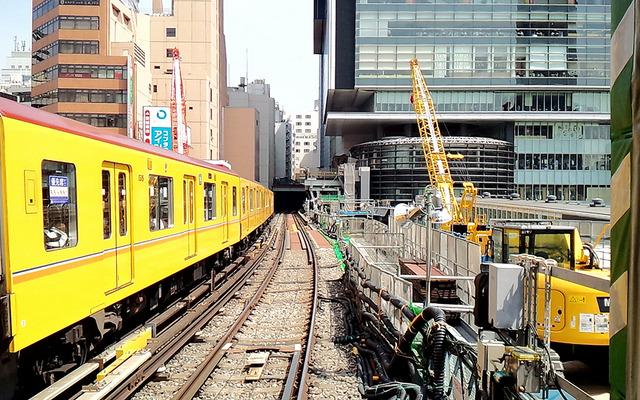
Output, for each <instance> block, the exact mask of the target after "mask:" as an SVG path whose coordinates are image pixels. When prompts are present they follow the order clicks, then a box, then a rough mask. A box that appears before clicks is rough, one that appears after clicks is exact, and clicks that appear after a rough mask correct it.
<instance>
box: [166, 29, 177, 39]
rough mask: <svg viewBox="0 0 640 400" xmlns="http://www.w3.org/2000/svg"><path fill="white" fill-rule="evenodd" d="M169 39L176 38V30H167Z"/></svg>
mask: <svg viewBox="0 0 640 400" xmlns="http://www.w3.org/2000/svg"><path fill="white" fill-rule="evenodd" d="M167 37H176V28H167Z"/></svg>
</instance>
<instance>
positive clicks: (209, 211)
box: [204, 183, 216, 221]
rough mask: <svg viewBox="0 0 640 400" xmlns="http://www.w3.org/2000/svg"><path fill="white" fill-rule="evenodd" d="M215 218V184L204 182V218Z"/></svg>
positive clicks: (206, 219) (207, 219) (209, 219)
mask: <svg viewBox="0 0 640 400" xmlns="http://www.w3.org/2000/svg"><path fill="white" fill-rule="evenodd" d="M215 218H216V184H215V183H205V184H204V220H205V221H211V220H213V219H215Z"/></svg>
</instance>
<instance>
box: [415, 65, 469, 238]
mask: <svg viewBox="0 0 640 400" xmlns="http://www.w3.org/2000/svg"><path fill="white" fill-rule="evenodd" d="M410 65H411V77H412V80H413V94H412V96H411V98H412V102H413V108H414V110H415V113H416V120H417V122H418V129H419V131H420V137H421V138H422V152H423V153H424V159H425V161H426V163H427V171H428V172H429V179H430V181H431V185H433V186H435V187H436V188H437V189H438V190H439V191H440V194H441V195H442V200H443V202H444V204H445V207H447V211H449V213H450V214H451V216H452V218H453V220H452V221H451V222H452V223H459V222H460V206H459V205H458V201H457V200H456V196H455V193H454V191H453V178H451V172H450V171H449V162H448V161H447V154H446V152H445V150H444V142H443V140H442V135H441V134H440V127H439V126H438V119H437V118H436V111H435V107H434V106H433V100H432V99H431V94H430V93H429V88H428V87H427V85H426V83H425V82H424V77H423V76H422V71H421V70H420V66H419V65H418V60H416V59H415V58H414V59H413V60H411V61H410ZM443 229H447V230H449V229H451V223H447V224H444V225H443Z"/></svg>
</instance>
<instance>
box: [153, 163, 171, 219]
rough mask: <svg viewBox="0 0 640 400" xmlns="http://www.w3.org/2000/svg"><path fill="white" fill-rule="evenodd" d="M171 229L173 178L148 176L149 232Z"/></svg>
mask: <svg viewBox="0 0 640 400" xmlns="http://www.w3.org/2000/svg"><path fill="white" fill-rule="evenodd" d="M171 227H173V178H169V177H166V176H158V175H149V230H150V231H158V230H161V229H167V228H171Z"/></svg>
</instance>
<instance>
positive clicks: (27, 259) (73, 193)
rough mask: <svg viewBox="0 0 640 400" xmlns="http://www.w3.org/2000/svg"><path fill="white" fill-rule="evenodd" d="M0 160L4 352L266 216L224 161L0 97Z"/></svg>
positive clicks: (230, 239) (262, 194) (254, 187)
mask: <svg viewBox="0 0 640 400" xmlns="http://www.w3.org/2000/svg"><path fill="white" fill-rule="evenodd" d="M0 161H1V172H2V174H1V176H0V181H1V191H2V192H1V198H2V205H1V218H2V219H1V224H2V235H1V239H2V271H1V272H2V279H1V280H0V299H1V300H2V302H1V303H0V306H1V308H0V312H1V313H3V315H2V319H1V320H0V324H2V326H1V328H2V336H3V339H4V342H8V347H7V348H8V351H9V352H10V353H16V352H18V351H20V350H23V349H25V348H27V347H28V346H31V345H33V344H34V343H38V342H39V341H41V340H43V339H44V338H46V337H48V336H50V335H52V334H54V333H56V332H59V331H60V330H63V329H65V328H66V327H69V326H71V325H73V324H75V323H77V322H78V321H82V320H83V319H85V318H87V317H89V316H91V315H93V314H95V313H97V312H99V311H100V310H104V309H105V308H107V307H109V306H111V305H113V304H116V303H118V302H120V301H122V300H123V299H126V298H128V297H130V296H132V295H134V294H136V293H138V292H140V291H141V290H143V289H145V288H147V287H149V286H151V285H153V284H155V283H157V282H159V281H161V280H163V279H165V278H167V277H169V276H171V275H173V274H176V273H177V272H179V271H181V270H183V269H185V268H186V267H188V266H190V265H193V264H195V263H198V262H200V261H202V260H205V259H206V258H207V257H210V256H212V255H215V254H217V253H220V252H221V251H223V250H225V249H227V248H229V247H230V246H233V245H236V244H237V243H238V242H240V241H241V240H242V239H243V238H245V237H247V236H248V235H250V234H251V233H252V232H254V231H255V230H256V229H257V228H258V227H260V226H261V225H263V224H264V223H265V221H267V220H268V219H269V218H270V217H271V215H272V214H273V194H272V192H271V191H269V190H268V189H266V188H264V187H262V186H261V185H259V184H257V183H255V182H253V181H249V180H246V179H243V178H241V177H239V176H237V175H236V174H234V173H233V172H232V171H230V170H228V169H227V168H224V167H220V166H215V165H213V164H208V163H206V162H204V161H201V160H196V159H192V158H189V157H186V156H182V155H179V154H176V153H172V152H169V151H165V150H162V149H159V148H156V147H153V146H150V145H146V144H144V143H141V142H138V141H135V140H132V139H127V138H123V137H119V136H115V135H110V134H102V133H100V132H99V130H98V129H97V128H93V127H90V126H88V125H84V124H80V123H77V122H75V121H71V120H67V119H64V118H61V117H58V116H54V115H52V114H48V113H44V112H40V111H37V110H34V109H30V108H28V107H23V106H18V105H14V104H13V103H11V102H8V101H5V100H3V99H0ZM65 202H66V203H65ZM72 203H73V204H72ZM47 225H50V226H47ZM4 342H3V343H4Z"/></svg>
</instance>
